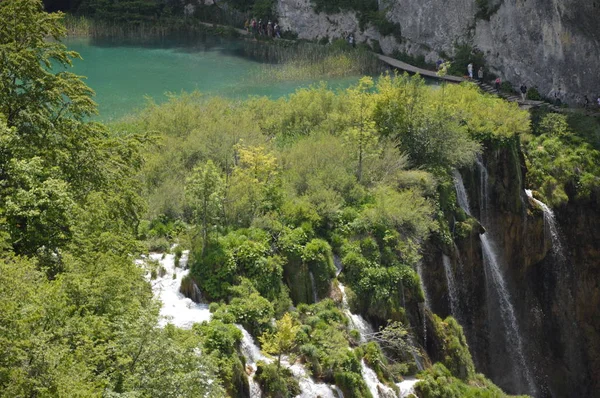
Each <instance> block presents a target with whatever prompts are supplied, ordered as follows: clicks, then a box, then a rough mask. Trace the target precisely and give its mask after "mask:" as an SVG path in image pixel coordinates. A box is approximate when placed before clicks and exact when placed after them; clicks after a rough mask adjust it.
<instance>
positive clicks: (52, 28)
mask: <svg viewBox="0 0 600 398" xmlns="http://www.w3.org/2000/svg"><path fill="white" fill-rule="evenodd" d="M0 20H2V21H3V24H2V26H1V27H0V134H1V136H2V138H1V139H0V141H1V143H0V181H2V184H1V185H0V197H2V198H3V202H5V203H7V204H8V205H7V208H4V209H2V208H0V212H3V213H4V217H5V218H6V222H7V225H8V228H7V232H9V233H10V235H11V240H12V242H13V248H14V249H15V251H16V252H17V253H20V254H34V253H37V252H38V251H39V250H41V249H43V250H44V251H45V252H46V253H55V254H56V253H57V250H58V249H59V248H60V247H63V246H64V245H65V244H66V243H67V242H68V241H69V239H70V235H71V231H70V229H71V225H72V214H71V209H72V207H73V204H74V203H82V202H84V201H85V198H86V196H87V195H88V194H89V193H90V192H92V191H95V190H99V189H106V188H107V187H108V186H110V184H111V183H112V182H114V180H112V179H111V175H110V174H111V171H110V169H113V170H114V168H113V165H111V164H109V163H108V162H105V161H106V160H107V159H108V158H109V157H110V156H111V155H110V152H111V148H110V144H108V141H109V140H107V134H106V130H105V129H104V127H103V126H101V125H99V124H98V123H94V122H91V121H90V120H89V116H90V115H92V114H94V113H95V112H96V105H95V103H94V102H93V101H92V99H91V96H92V94H93V91H92V90H91V89H90V88H89V87H87V86H86V85H85V83H84V82H83V81H82V80H81V78H80V77H79V76H76V75H74V74H73V73H70V72H68V71H66V70H65V68H68V67H70V66H71V61H72V59H74V58H77V57H78V54H77V53H75V52H72V51H67V49H66V47H65V46H64V45H63V44H61V42H60V40H61V39H62V38H63V37H64V35H65V29H64V27H63V25H62V24H61V20H62V14H60V13H57V14H46V13H45V12H44V11H43V7H42V2H41V1H39V0H22V1H21V0H7V1H3V2H2V3H0Z"/></svg>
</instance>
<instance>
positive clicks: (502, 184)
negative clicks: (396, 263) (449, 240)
mask: <svg viewBox="0 0 600 398" xmlns="http://www.w3.org/2000/svg"><path fill="white" fill-rule="evenodd" d="M487 147H488V148H491V147H493V148H494V149H487V150H486V151H485V152H484V154H483V157H482V158H481V159H480V160H479V165H474V166H473V167H472V168H470V169H465V170H461V174H462V176H463V180H464V184H465V187H466V190H467V192H468V197H469V201H470V208H471V212H472V214H473V216H474V217H475V218H476V219H477V220H479V221H480V222H481V225H482V226H479V225H478V224H477V223H476V222H475V221H474V220H472V219H470V220H471V224H472V225H473V226H474V227H473V228H471V229H470V230H468V231H466V232H465V231H461V233H457V228H456V225H455V226H454V228H453V227H452V226H451V229H452V230H453V231H454V245H453V246H448V245H440V244H439V243H433V242H432V243H430V245H429V247H428V248H427V250H426V254H425V256H424V267H423V269H424V278H423V279H424V281H425V284H426V289H427V291H428V294H429V298H430V301H431V307H432V308H431V309H432V311H433V312H435V313H437V314H440V315H442V316H444V315H450V312H451V307H450V297H449V289H448V282H447V278H446V275H445V271H444V267H443V258H442V257H443V255H444V254H445V255H446V256H448V258H449V259H450V263H451V269H452V270H453V273H454V275H455V278H456V284H457V289H458V292H459V298H460V299H459V301H460V307H459V308H458V310H456V309H455V312H458V314H455V315H457V317H458V318H459V319H458V320H459V321H460V322H461V325H462V326H463V328H464V332H465V335H466V337H467V342H468V344H469V347H470V350H471V353H472V356H473V359H474V362H475V365H476V368H477V371H478V372H483V373H485V374H486V375H487V376H488V377H490V378H491V379H492V380H493V381H494V382H495V383H496V384H498V385H500V386H501V387H503V389H505V390H506V391H508V392H517V391H518V390H519V386H516V385H514V384H513V383H514V382H513V381H512V380H510V377H506V375H507V374H509V373H510V368H511V366H512V365H511V362H510V359H509V358H508V356H507V354H506V348H507V347H506V345H507V342H506V341H505V336H503V332H502V330H501V329H502V328H501V326H500V325H501V319H500V309H499V308H494V307H493V306H490V305H489V304H490V301H489V300H490V294H493V293H492V292H491V291H490V290H491V289H490V287H489V285H487V286H486V269H485V266H484V256H483V253H482V247H481V240H480V233H481V232H483V230H485V231H486V234H489V236H491V237H492V238H493V240H494V242H495V244H496V249H497V250H496V251H497V252H498V253H497V254H498V257H499V260H500V261H499V266H500V269H501V271H502V273H503V276H504V279H505V282H506V287H507V289H508V291H509V293H510V297H511V302H512V304H513V307H514V310H515V315H516V318H517V321H518V324H519V328H520V332H521V336H522V340H523V351H524V354H525V357H526V358H527V360H528V362H529V364H531V369H532V373H533V375H534V377H535V383H536V385H537V388H538V390H539V391H538V394H537V395H539V396H582V397H583V396H593V391H599V385H598V383H599V382H598V380H600V361H598V359H597V358H599V354H600V343H599V342H600V320H599V319H598V317H597V316H595V315H596V313H597V310H598V308H599V305H600V287H599V282H598V281H599V280H600V268H599V267H598V264H599V263H600V252H599V249H598V246H597V242H599V241H600V228H599V227H598V225H597V223H596V220H598V219H600V218H599V216H600V214H598V213H599V211H598V209H599V206H598V197H594V198H593V199H591V200H587V201H586V202H585V203H583V202H581V201H576V200H572V201H569V204H568V205H565V206H564V207H562V208H560V209H557V211H556V218H557V221H558V226H559V229H560V230H561V237H562V239H563V240H562V243H561V244H562V246H563V253H564V254H563V255H564V258H565V259H564V260H562V259H561V256H562V255H561V254H560V253H558V249H557V242H556V241H554V240H553V238H552V235H551V233H550V228H549V221H548V219H547V218H545V215H544V212H543V209H541V208H540V206H539V205H537V204H536V203H535V201H533V200H531V199H529V198H528V197H527V195H526V194H525V191H524V187H525V182H526V179H527V170H526V168H525V166H524V163H525V162H524V161H523V156H522V154H521V151H520V149H519V148H520V145H519V142H518V139H517V138H515V139H513V140H511V141H510V142H508V143H505V144H503V145H493V144H491V143H488V145H487ZM482 166H483V167H482ZM486 180H487V184H485V182H486ZM486 198H487V199H486ZM463 216H464V215H463ZM546 217H548V215H546ZM460 218H461V215H460V214H457V217H456V218H455V219H456V220H457V222H456V223H455V224H459V223H460V221H458V220H460ZM430 344H433V343H430ZM508 344H514V342H509V343H508ZM431 348H432V347H428V349H429V351H430V350H431ZM430 354H431V353H430ZM533 364H535V366H533ZM594 383H595V384H594Z"/></svg>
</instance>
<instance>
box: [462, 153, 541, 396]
mask: <svg viewBox="0 0 600 398" xmlns="http://www.w3.org/2000/svg"><path fill="white" fill-rule="evenodd" d="M476 166H477V168H478V171H479V175H480V181H481V183H482V184H484V186H483V187H481V192H480V195H481V198H480V199H481V200H480V206H481V207H480V209H481V211H482V212H481V214H480V222H482V223H483V222H485V224H484V227H486V228H488V230H489V227H490V226H489V225H487V224H488V222H489V218H488V213H489V207H488V204H487V197H488V195H489V186H488V184H489V182H488V172H487V169H486V168H485V166H484V165H483V163H482V162H481V161H477V162H476ZM454 182H455V187H456V193H457V199H458V203H459V205H460V207H461V208H462V209H463V210H464V211H465V212H467V213H468V214H469V215H470V214H471V211H470V208H469V199H468V196H467V192H466V189H465V186H464V183H463V180H462V177H461V176H460V174H459V173H458V172H457V171H454ZM480 239H481V248H482V254H483V266H484V268H483V269H484V274H485V279H486V281H485V282H486V290H487V292H488V303H487V305H488V316H490V315H492V314H493V313H494V312H496V311H497V312H499V313H500V319H501V320H502V326H503V330H504V335H503V337H504V340H505V345H506V347H505V348H506V350H505V351H506V352H507V353H508V355H509V358H510V360H511V362H512V370H513V380H514V381H515V382H516V383H518V384H522V383H521V382H523V383H524V384H525V385H524V387H525V388H527V390H528V391H527V392H529V393H535V392H536V386H535V382H534V379H533V377H532V374H531V371H530V369H529V366H528V363H527V361H526V359H525V354H524V351H523V340H522V337H521V333H520V331H519V325H518V322H517V317H516V315H515V310H514V307H513V305H512V302H511V298H510V293H509V291H508V289H507V287H506V282H505V281H504V276H503V275H502V271H501V269H500V264H499V261H500V260H499V259H500V256H499V255H498V253H497V252H496V247H495V243H494V242H493V240H492V239H493V238H492V236H491V234H490V232H486V233H484V234H481V235H480ZM491 292H494V293H495V295H494V297H495V298H496V300H494V301H493V302H492V295H491V294H490V293H491ZM489 326H490V328H494V326H495V325H489ZM534 395H535V394H534Z"/></svg>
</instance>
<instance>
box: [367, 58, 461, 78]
mask: <svg viewBox="0 0 600 398" xmlns="http://www.w3.org/2000/svg"><path fill="white" fill-rule="evenodd" d="M373 54H375V53H373ZM375 56H376V57H377V58H379V60H380V61H381V62H383V63H385V64H387V65H389V66H391V67H392V68H396V69H400V70H403V71H406V72H408V73H418V74H419V75H421V76H427V77H432V78H434V79H439V80H445V81H448V82H451V83H462V82H466V81H468V80H467V79H465V78H462V77H459V76H451V75H444V76H440V75H438V74H437V72H435V71H432V70H427V69H422V68H417V67H416V66H413V65H411V64H407V63H406V62H402V61H400V60H397V59H395V58H392V57H388V56H387V55H381V54H375Z"/></svg>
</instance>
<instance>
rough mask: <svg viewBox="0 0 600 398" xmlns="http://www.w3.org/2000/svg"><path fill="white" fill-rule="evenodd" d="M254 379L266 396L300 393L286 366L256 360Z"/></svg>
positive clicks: (289, 395) (293, 395)
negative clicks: (280, 366)
mask: <svg viewBox="0 0 600 398" xmlns="http://www.w3.org/2000/svg"><path fill="white" fill-rule="evenodd" d="M256 365H257V370H256V375H255V380H256V381H257V382H258V384H260V387H261V389H262V391H263V394H265V395H266V396H267V397H281V398H291V397H295V396H296V395H298V394H300V393H301V392H302V391H301V390H300V386H299V385H298V382H297V381H296V379H295V378H294V376H293V375H292V372H291V371H290V370H289V369H287V368H284V367H282V368H279V369H277V365H276V364H267V363H264V362H263V361H258V363H257V364H256Z"/></svg>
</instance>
